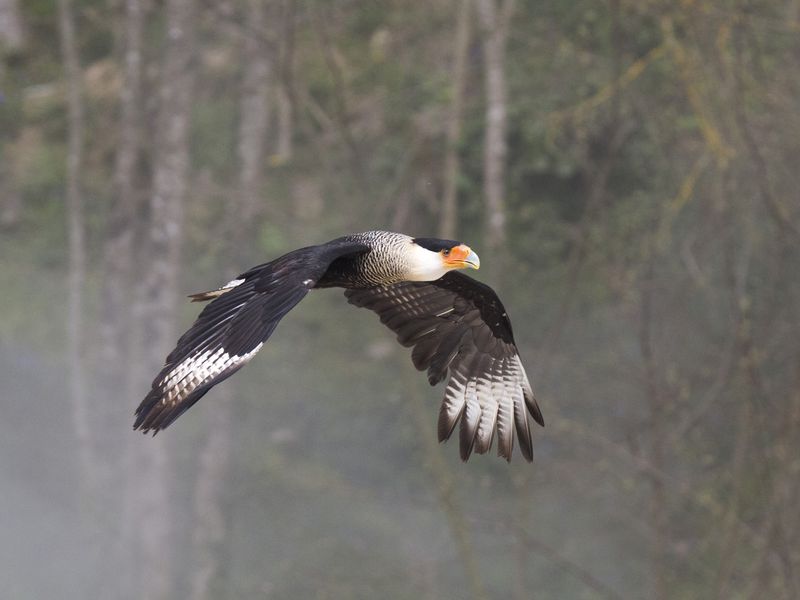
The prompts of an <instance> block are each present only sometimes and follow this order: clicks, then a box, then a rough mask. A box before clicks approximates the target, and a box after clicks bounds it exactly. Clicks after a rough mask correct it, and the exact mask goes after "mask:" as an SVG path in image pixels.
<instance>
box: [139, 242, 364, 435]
mask: <svg viewBox="0 0 800 600" xmlns="http://www.w3.org/2000/svg"><path fill="white" fill-rule="evenodd" d="M365 250H367V247H366V246H364V245H362V244H353V243H343V242H339V243H331V244H326V245H322V246H312V247H309V248H302V249H300V250H296V251H294V252H290V253H289V254H286V255H284V256H282V257H280V258H278V259H276V260H274V261H272V262H269V263H266V264H264V265H260V266H258V267H255V268H253V269H250V270H249V271H247V272H246V273H243V274H242V275H239V276H238V277H237V278H236V279H234V280H233V281H231V282H230V283H229V284H227V285H226V286H224V287H223V288H220V290H216V291H215V292H207V293H204V294H195V295H194V296H192V297H193V298H195V299H201V300H202V299H207V298H216V299H214V300H213V301H212V302H211V303H210V304H209V305H208V306H206V307H205V309H203V311H202V312H201V313H200V316H199V317H198V318H197V320H196V321H195V322H194V324H193V325H192V326H191V327H190V328H189V330H188V331H187V332H186V333H184V334H183V335H182V336H181V338H180V339H179V340H178V344H177V346H176V347H175V349H174V350H173V351H172V352H171V353H170V354H169V356H167V360H166V363H165V365H164V368H163V369H162V370H161V372H160V373H159V374H158V376H157V377H156V378H155V379H154V380H153V385H152V389H151V390H150V393H148V394H147V396H146V397H145V398H144V400H142V402H141V404H140V405H139V408H137V409H136V421H135V423H134V425H133V428H134V429H141V430H143V431H144V432H148V431H153V432H154V433H155V432H158V431H160V430H161V429H164V428H166V427H168V426H169V425H170V423H172V422H173V421H174V420H175V419H177V418H178V417H179V416H180V415H181V414H183V413H184V412H185V411H186V410H187V409H188V408H189V407H191V406H192V405H193V404H194V403H195V402H197V401H198V400H199V399H200V398H201V397H202V396H203V395H204V394H205V393H206V392H208V390H210V389H211V388H212V387H214V386H215V385H216V384H218V383H219V382H221V381H223V380H224V379H227V378H228V377H230V376H231V375H233V374H234V373H235V372H236V371H238V370H239V369H241V368H242V367H243V366H244V365H245V364H247V363H248V362H249V361H250V359H252V358H253V356H255V354H256V352H258V351H259V350H260V349H261V346H263V345H264V342H266V341H267V339H268V338H269V336H270V335H272V332H273V331H274V330H275V327H277V325H278V322H279V321H280V320H281V319H282V318H283V317H284V315H286V313H288V312H289V311H290V310H291V309H292V308H293V307H294V306H295V305H296V304H297V303H298V302H300V300H302V299H303V297H304V296H305V295H306V294H307V293H308V291H309V290H310V289H311V288H313V287H314V285H315V284H316V282H317V280H318V279H319V278H320V277H322V275H323V274H324V273H325V271H326V270H327V268H328V266H329V265H330V263H331V262H332V261H333V260H335V259H336V258H338V257H340V256H344V255H346V254H354V253H358V252H364V251H365Z"/></svg>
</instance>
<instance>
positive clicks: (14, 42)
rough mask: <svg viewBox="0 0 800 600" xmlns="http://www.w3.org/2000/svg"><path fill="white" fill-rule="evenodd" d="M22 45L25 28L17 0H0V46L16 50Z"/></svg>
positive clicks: (23, 43)
mask: <svg viewBox="0 0 800 600" xmlns="http://www.w3.org/2000/svg"><path fill="white" fill-rule="evenodd" d="M59 8H60V6H59ZM24 45H25V30H24V29H23V27H22V19H21V18H20V16H19V3H18V2H17V0H0V48H6V49H7V50H11V51H12V52H16V51H18V50H21V49H22V47H23V46H24Z"/></svg>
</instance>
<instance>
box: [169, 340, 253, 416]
mask: <svg viewBox="0 0 800 600" xmlns="http://www.w3.org/2000/svg"><path fill="white" fill-rule="evenodd" d="M263 345H264V343H263V342H262V343H260V344H258V345H257V346H256V347H255V348H253V349H252V350H251V351H250V352H248V353H246V354H243V355H241V356H240V355H237V354H228V353H227V352H225V349H224V348H217V349H216V350H213V351H212V350H206V351H205V352H202V353H200V354H197V355H195V356H189V357H187V358H185V359H183V360H182V361H181V362H179V363H178V364H177V365H175V367H174V368H173V369H172V370H171V371H170V372H169V373H167V374H166V375H165V376H164V378H163V379H162V381H161V383H160V385H159V387H160V389H161V404H162V405H165V406H167V405H169V406H175V405H176V404H177V403H178V402H180V401H182V400H184V399H185V398H187V397H188V396H189V394H191V393H192V392H193V391H194V390H196V389H197V388H198V387H200V386H201V385H203V384H204V383H207V382H208V381H210V380H211V379H214V378H215V377H217V376H219V375H221V374H223V373H224V372H225V371H227V370H229V369H230V368H235V367H240V366H242V365H244V363H246V362H248V361H249V360H250V359H251V358H253V356H255V354H256V352H258V351H259V350H260V349H261V346H263Z"/></svg>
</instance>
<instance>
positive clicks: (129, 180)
mask: <svg viewBox="0 0 800 600" xmlns="http://www.w3.org/2000/svg"><path fill="white" fill-rule="evenodd" d="M142 24H143V15H142V5H141V0H125V26H124V51H123V63H124V68H125V70H124V79H123V83H122V90H121V94H120V95H121V114H120V121H119V123H120V131H119V144H118V146H117V155H116V163H115V165H114V188H115V194H114V199H113V204H112V206H111V216H110V219H109V220H110V226H109V231H108V237H107V239H106V243H105V246H106V247H105V252H104V258H105V265H104V276H103V319H102V326H101V335H102V338H103V340H102V348H103V356H104V357H105V359H106V360H105V362H106V363H107V364H109V365H112V366H113V365H120V366H121V365H123V364H124V362H125V361H123V360H122V358H123V355H124V353H125V345H126V342H127V340H128V337H129V336H128V333H129V332H128V330H127V328H126V327H125V323H126V322H127V320H126V319H124V318H122V317H123V316H124V315H126V314H128V312H129V308H130V304H131V300H130V299H131V296H132V293H131V291H132V290H131V287H132V283H133V277H132V274H133V266H134V260H133V250H134V248H133V241H134V236H135V221H136V215H137V213H138V211H139V208H140V206H139V199H138V196H137V193H136V163H137V160H138V158H139V152H140V150H141V134H140V127H141V101H142V73H141V69H142ZM128 371H129V370H128V369H125V368H117V369H114V368H113V367H112V368H111V369H110V371H107V373H108V375H107V381H106V382H104V383H105V384H106V385H105V386H104V389H109V388H110V386H113V385H114V383H115V382H116V385H119V381H120V377H122V378H124V377H125V376H126V373H127V372H128ZM125 387H126V388H127V386H125Z"/></svg>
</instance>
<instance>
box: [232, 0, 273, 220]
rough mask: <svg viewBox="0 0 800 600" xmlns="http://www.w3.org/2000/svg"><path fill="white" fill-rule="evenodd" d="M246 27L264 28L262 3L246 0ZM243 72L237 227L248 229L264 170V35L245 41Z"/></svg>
mask: <svg viewBox="0 0 800 600" xmlns="http://www.w3.org/2000/svg"><path fill="white" fill-rule="evenodd" d="M247 15H248V22H249V26H250V27H251V28H252V29H253V30H254V31H259V32H263V31H264V30H265V29H266V22H267V7H266V0H248V2H247ZM244 64H245V65H247V68H246V69H245V71H244V75H243V80H242V95H241V105H240V111H241V116H240V120H239V144H238V148H237V150H238V154H239V164H240V174H239V185H240V190H241V196H240V199H239V204H240V206H239V208H240V210H241V211H242V212H241V219H240V220H239V224H247V225H248V227H252V223H253V221H254V219H255V217H256V216H257V215H258V213H259V204H260V198H259V186H260V184H261V172H262V171H263V169H264V148H265V144H266V139H265V136H266V131H267V127H268V125H269V118H270V105H269V93H268V92H269V78H270V76H271V74H272V56H271V54H270V49H269V47H268V46H267V43H266V40H265V39H264V35H263V34H261V35H257V36H256V35H249V36H247V37H246V38H245V47H244Z"/></svg>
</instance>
